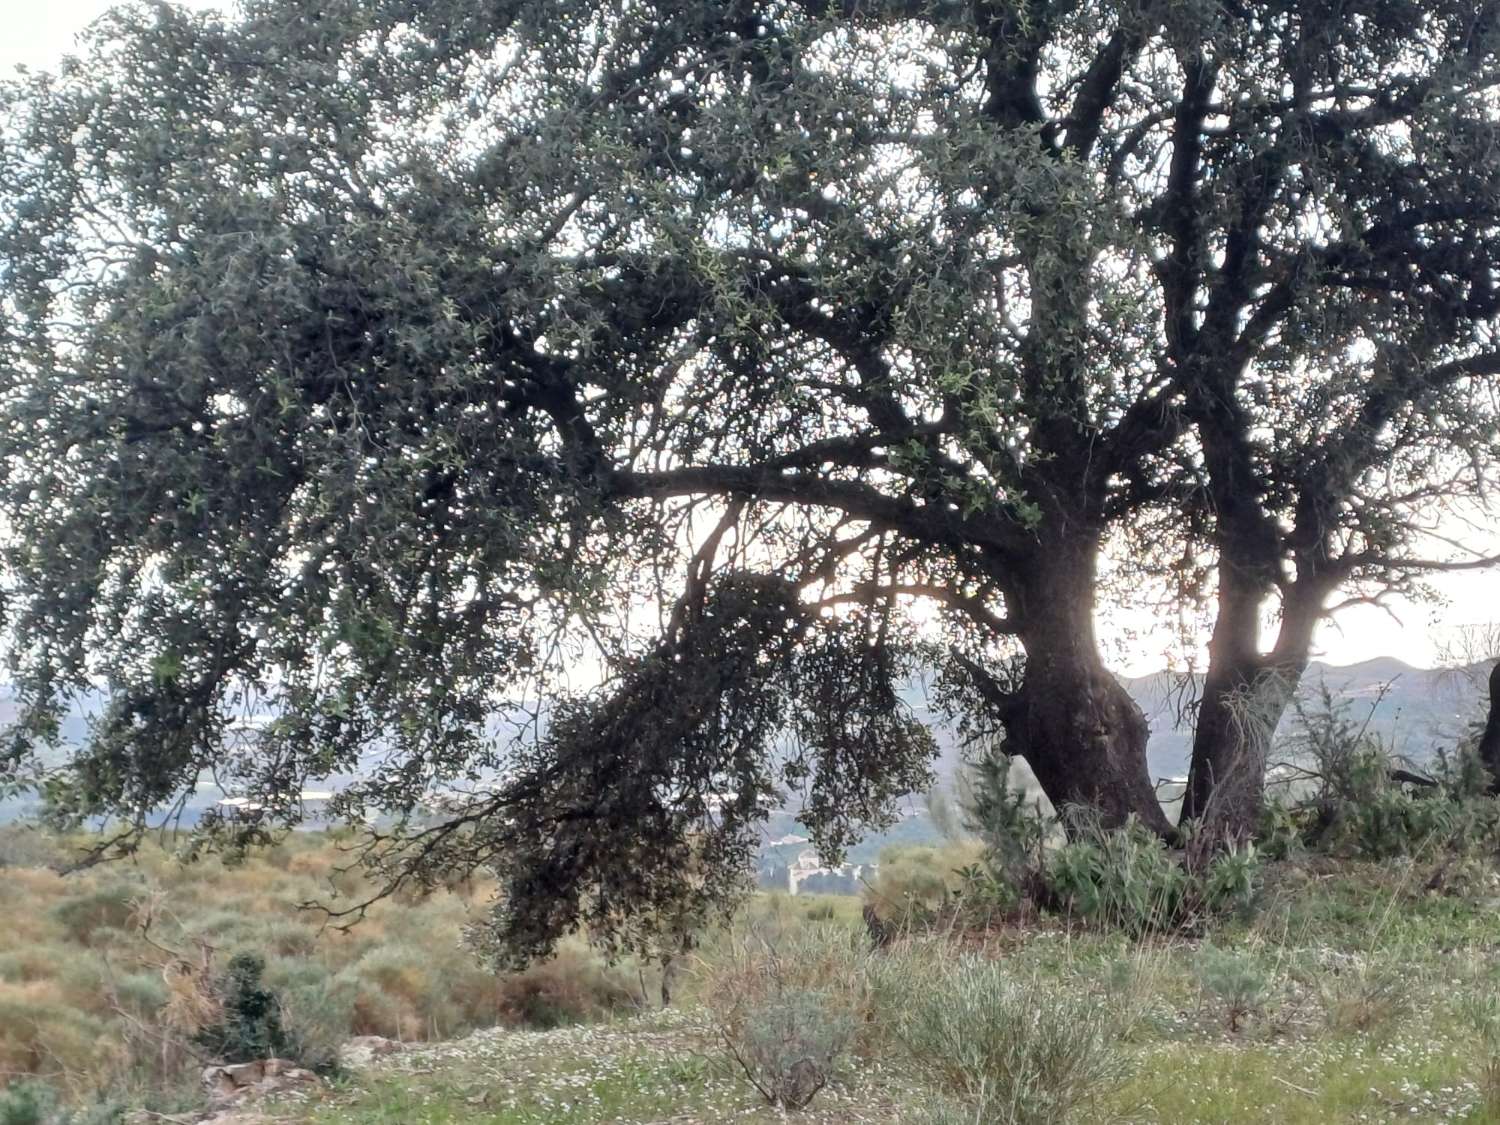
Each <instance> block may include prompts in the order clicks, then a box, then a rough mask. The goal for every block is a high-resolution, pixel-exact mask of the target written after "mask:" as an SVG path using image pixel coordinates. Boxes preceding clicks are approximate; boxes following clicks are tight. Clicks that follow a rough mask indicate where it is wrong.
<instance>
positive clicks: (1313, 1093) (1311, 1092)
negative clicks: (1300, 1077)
mask: <svg viewBox="0 0 1500 1125" xmlns="http://www.w3.org/2000/svg"><path fill="white" fill-rule="evenodd" d="M1271 1080H1272V1081H1273V1082H1280V1083H1281V1084H1282V1085H1283V1086H1285V1087H1286V1088H1287V1089H1288V1090H1296V1091H1297V1093H1299V1094H1303V1095H1305V1096H1306V1097H1309V1098H1316V1097H1317V1096H1318V1094H1317V1091H1315V1090H1309V1089H1308V1088H1307V1087H1306V1086H1299V1085H1297V1084H1296V1083H1295V1082H1288V1081H1287V1080H1286V1079H1285V1078H1283V1077H1281V1075H1279V1074H1273V1075H1271Z"/></svg>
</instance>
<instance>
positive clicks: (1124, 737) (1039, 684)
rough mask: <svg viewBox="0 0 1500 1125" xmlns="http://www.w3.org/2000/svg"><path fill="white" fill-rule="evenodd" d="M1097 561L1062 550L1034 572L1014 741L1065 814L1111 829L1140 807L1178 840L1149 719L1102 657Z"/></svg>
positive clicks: (1010, 732) (1148, 821)
mask: <svg viewBox="0 0 1500 1125" xmlns="http://www.w3.org/2000/svg"><path fill="white" fill-rule="evenodd" d="M1096 558H1097V551H1096V550H1095V549H1093V548H1089V549H1085V550H1082V551H1078V550H1076V549H1075V550H1074V551H1065V550H1059V551H1054V552H1049V553H1048V555H1047V556H1046V558H1045V561H1044V562H1043V563H1042V564H1041V565H1040V566H1037V567H1034V568H1032V569H1033V574H1034V579H1033V581H1032V583H1031V584H1030V585H1029V587H1028V589H1026V590H1024V591H1022V592H1021V606H1020V608H1021V620H1022V622H1023V625H1022V628H1021V642H1022V644H1023V645H1024V646H1025V649H1026V673H1025V679H1024V680H1023V682H1022V685H1021V688H1020V691H1019V694H1018V697H1017V699H1016V706H1015V707H1014V709H1013V710H1012V714H1011V716H1010V717H1009V718H1008V721H1007V723H1006V734H1007V739H1008V742H1009V745H1010V746H1011V748H1012V749H1013V752H1015V753H1018V754H1019V755H1020V756H1021V757H1023V758H1025V759H1026V762H1027V764H1028V765H1030V766H1031V770H1032V772H1033V773H1034V774H1036V779H1037V781H1038V782H1039V783H1040V784H1041V787H1042V791H1043V792H1044V793H1046V794H1047V798H1048V799H1049V800H1050V801H1051V802H1052V804H1053V806H1054V807H1056V808H1057V809H1058V810H1059V811H1062V810H1063V809H1064V808H1065V807H1067V806H1070V805H1071V806H1076V805H1081V806H1084V807H1087V808H1091V809H1094V810H1096V811H1097V812H1098V813H1099V814H1100V816H1101V817H1102V819H1103V822H1104V824H1105V825H1106V826H1109V827H1118V826H1119V825H1121V824H1123V823H1124V822H1125V820H1126V818H1127V817H1128V816H1130V815H1131V814H1132V813H1133V814H1135V816H1136V817H1137V818H1138V819H1139V820H1140V821H1141V822H1142V823H1143V824H1144V825H1146V827H1148V828H1150V829H1151V830H1152V831H1153V832H1156V833H1158V834H1160V835H1162V836H1164V837H1168V838H1171V837H1173V836H1175V832H1174V830H1173V828H1172V825H1171V822H1170V821H1169V820H1168V819H1167V817H1166V814H1165V813H1164V812H1163V811H1162V807H1161V802H1160V801H1158V800H1157V798H1156V790H1155V788H1154V786H1153V785H1152V783H1151V773H1150V769H1149V767H1148V765H1147V761H1146V741H1147V738H1148V736H1149V734H1150V728H1149V727H1148V725H1147V723H1146V717H1145V715H1143V714H1142V713H1141V709H1140V707H1138V706H1137V705H1136V702H1135V700H1133V699H1132V698H1131V697H1130V694H1129V693H1128V692H1127V691H1126V690H1125V689H1124V688H1123V687H1122V686H1121V685H1120V682H1119V681H1118V680H1116V679H1115V677H1114V676H1113V675H1112V674H1111V673H1110V672H1109V670H1108V669H1107V668H1105V666H1104V661H1103V659H1102V658H1101V657H1100V655H1099V646H1098V642H1097V640H1096V638H1095V634H1094V578H1095V570H1094V567H1095V560H1096Z"/></svg>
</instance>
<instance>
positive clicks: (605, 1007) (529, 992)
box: [496, 940, 646, 1028]
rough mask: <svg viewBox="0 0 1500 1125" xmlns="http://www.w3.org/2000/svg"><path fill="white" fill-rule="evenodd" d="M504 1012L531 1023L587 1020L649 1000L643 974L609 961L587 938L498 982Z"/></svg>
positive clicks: (541, 1025)
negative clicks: (644, 993)
mask: <svg viewBox="0 0 1500 1125" xmlns="http://www.w3.org/2000/svg"><path fill="white" fill-rule="evenodd" d="M496 984H497V987H498V990H499V1011H500V1015H501V1018H502V1019H504V1020H505V1021H506V1022H509V1023H517V1024H523V1025H525V1026H527V1027H536V1028H550V1027H561V1026H564V1025H567V1024H575V1023H585V1022H587V1021H589V1020H594V1019H598V1018H600V1017H602V1016H606V1015H610V1014H612V1013H615V1012H620V1011H629V1010H639V1009H640V1008H641V1007H643V1006H644V1004H645V1002H646V1001H645V997H644V996H642V995H641V993H640V981H639V977H637V978H636V979H634V980H632V978H631V975H630V973H629V972H628V971H627V969H626V968H625V966H623V965H618V964H609V963H608V962H606V961H605V960H604V958H603V957H601V956H600V955H599V954H598V953H597V952H596V951H594V950H592V949H589V948H588V947H587V946H586V945H585V944H584V943H583V942H582V941H578V940H575V941H572V942H564V943H563V944H562V946H561V947H560V948H559V949H558V951H557V953H556V954H554V955H553V956H552V957H549V958H548V959H547V960H545V961H538V962H536V963H535V964H532V965H530V966H528V967H527V968H526V969H524V970H522V971H521V972H518V973H507V974H505V975H503V976H502V977H500V978H499V980H498V981H497V982H496Z"/></svg>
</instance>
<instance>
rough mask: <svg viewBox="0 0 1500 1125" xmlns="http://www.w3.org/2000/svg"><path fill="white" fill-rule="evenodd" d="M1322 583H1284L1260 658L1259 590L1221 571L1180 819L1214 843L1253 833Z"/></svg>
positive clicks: (1307, 651)
mask: <svg viewBox="0 0 1500 1125" xmlns="http://www.w3.org/2000/svg"><path fill="white" fill-rule="evenodd" d="M1325 585H1326V584H1325V583H1323V582H1321V581H1317V582H1315V581H1311V580H1304V581H1302V582H1298V583H1293V584H1291V585H1290V586H1289V588H1288V589H1287V590H1286V591H1285V593H1284V596H1283V604H1282V618H1281V628H1280V630H1279V631H1278V633H1277V637H1276V645H1275V647H1274V648H1273V649H1272V650H1271V652H1270V653H1269V654H1265V655H1262V654H1261V652H1260V606H1261V594H1260V591H1259V588H1258V587H1257V586H1256V584H1255V583H1254V582H1252V581H1241V580H1239V579H1238V577H1237V576H1236V575H1235V574H1234V573H1232V572H1230V571H1228V570H1227V569H1226V571H1225V572H1224V573H1221V576H1220V585H1219V614H1218V617H1217V618H1216V620H1215V622H1214V632H1213V636H1212V638H1211V639H1210V641H1209V647H1208V653H1209V657H1208V673H1207V675H1206V676H1205V677H1204V681H1203V696H1202V698H1201V700H1200V701H1199V704H1198V721H1197V724H1196V726H1195V728H1194V731H1193V754H1192V761H1191V764H1190V765H1189V768H1188V784H1187V790H1186V792H1185V793H1184V794H1183V798H1182V813H1181V816H1180V818H1179V823H1180V824H1183V825H1186V824H1187V823H1189V822H1190V821H1201V822H1202V824H1201V829H1202V831H1203V832H1206V833H1207V834H1208V836H1209V837H1210V838H1211V839H1212V840H1213V841H1214V842H1216V843H1236V842H1241V841H1244V840H1247V839H1249V838H1250V837H1251V836H1252V835H1253V834H1254V832H1255V828H1256V824H1257V822H1258V821H1259V819H1260V814H1261V810H1262V809H1263V808H1264V807H1265V792H1266V760H1267V757H1268V755H1269V753H1270V750H1271V744H1272V742H1273V740H1274V739H1275V735H1276V728H1277V726H1278V725H1279V724H1280V722H1281V718H1282V716H1283V715H1285V714H1286V709H1287V707H1288V706H1290V705H1291V702H1292V700H1293V699H1294V698H1295V697H1296V694H1297V688H1298V686H1299V685H1300V684H1301V682H1302V674H1303V672H1305V671H1306V670H1307V665H1308V662H1309V660H1310V659H1311V653H1312V638H1313V632H1314V630H1315V629H1316V627H1317V623H1318V621H1319V620H1320V618H1321V616H1322V610H1323V597H1324V593H1323V590H1324V587H1325Z"/></svg>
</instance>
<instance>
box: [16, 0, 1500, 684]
mask: <svg viewBox="0 0 1500 1125" xmlns="http://www.w3.org/2000/svg"><path fill="white" fill-rule="evenodd" d="M178 2H179V3H184V4H185V6H186V7H190V8H200V9H202V8H219V9H221V10H223V9H228V8H232V7H233V5H232V4H226V3H222V2H218V0H178ZM110 7H111V0H0V15H3V16H4V17H5V21H6V28H5V34H4V35H3V36H0V74H4V75H6V76H8V75H9V74H10V72H11V70H12V69H13V68H14V67H15V66H16V65H18V64H20V65H26V66H32V67H47V66H51V65H52V64H54V63H56V62H57V60H58V58H59V57H60V56H61V55H63V54H64V53H66V52H67V51H69V50H71V49H72V48H73V46H74V40H75V37H76V36H77V34H78V32H79V31H81V30H82V29H83V28H84V27H85V26H86V25H87V24H88V23H89V22H90V21H91V20H93V19H95V18H97V17H98V16H99V15H100V14H101V13H103V12H105V11H106V10H108V9H109V8H110ZM1496 489H1497V491H1500V481H1497V482H1496ZM1470 538H1471V539H1472V537H1470ZM1488 538H1489V541H1490V542H1489V546H1488V548H1487V549H1488V550H1489V551H1491V552H1493V553H1500V531H1495V532H1492V533H1491V534H1490V535H1489V537H1488ZM1434 584H1435V585H1437V586H1439V587H1440V589H1441V591H1442V593H1443V595H1444V597H1445V598H1446V604H1435V605H1413V604H1394V605H1392V606H1391V607H1390V609H1391V612H1390V613H1388V612H1386V611H1385V610H1381V609H1377V608H1373V607H1369V606H1359V607H1355V608H1352V609H1348V610H1345V611H1343V612H1342V613H1341V614H1340V615H1339V616H1338V617H1337V619H1336V620H1334V621H1332V622H1330V623H1328V624H1326V625H1324V627H1323V628H1322V630H1321V631H1320V633H1319V634H1318V647H1319V649H1320V650H1321V653H1322V655H1323V658H1324V659H1327V660H1329V661H1331V662H1333V663H1336V664H1352V663H1355V662H1357V661H1360V660H1366V659H1368V658H1370V657H1372V656H1395V657H1399V658H1400V659H1402V660H1405V661H1406V662H1408V663H1410V664H1416V665H1430V664H1432V663H1435V662H1436V661H1437V659H1438V658H1439V656H1440V655H1441V653H1442V651H1443V650H1444V648H1445V647H1447V646H1451V645H1452V644H1453V643H1454V642H1455V641H1456V640H1457V639H1458V637H1459V635H1460V634H1461V633H1462V632H1463V630H1464V629H1465V628H1473V627H1477V626H1482V625H1485V624H1487V623H1489V622H1492V621H1496V620H1500V571H1486V572H1483V573H1468V574H1462V575H1449V576H1443V577H1442V578H1439V579H1437V580H1435V582H1434ZM1392 614H1394V617H1393V616H1392ZM1116 619H1117V620H1116V621H1115V623H1114V624H1111V622H1108V621H1107V622H1105V627H1104V630H1103V632H1104V640H1105V645H1106V648H1107V649H1108V650H1109V655H1110V658H1111V661H1112V663H1114V664H1115V665H1116V666H1118V667H1119V668H1120V669H1121V670H1122V671H1125V672H1128V673H1131V674H1138V673H1143V672H1148V671H1153V670H1155V669H1157V668H1160V667H1161V666H1162V665H1163V663H1164V652H1165V650H1166V649H1167V647H1168V646H1169V645H1170V644H1171V643H1172V638H1171V636H1170V635H1169V634H1168V633H1167V632H1165V631H1163V632H1157V633H1153V632H1152V630H1151V625H1152V622H1151V620H1150V619H1149V618H1146V617H1142V616H1141V615H1136V614H1118V615H1116ZM1127 619H1128V622H1129V625H1128V627H1127Z"/></svg>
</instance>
